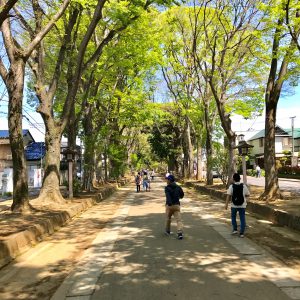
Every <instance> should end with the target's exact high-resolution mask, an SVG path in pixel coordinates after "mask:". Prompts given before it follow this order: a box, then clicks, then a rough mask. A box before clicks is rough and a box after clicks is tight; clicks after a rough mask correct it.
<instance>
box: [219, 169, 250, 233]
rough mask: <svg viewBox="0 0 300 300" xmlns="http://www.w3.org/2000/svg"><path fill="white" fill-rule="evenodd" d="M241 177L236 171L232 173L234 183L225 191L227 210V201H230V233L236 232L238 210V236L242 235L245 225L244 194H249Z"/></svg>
mask: <svg viewBox="0 0 300 300" xmlns="http://www.w3.org/2000/svg"><path fill="white" fill-rule="evenodd" d="M240 180H241V177H240V175H239V174H238V173H235V174H234V175H233V181H234V183H233V184H231V185H230V186H229V189H228V191H227V198H226V203H225V209H226V210H227V208H228V204H229V201H231V224H232V234H234V235H235V234H238V230H237V223H236V214H237V212H239V217H240V237H241V238H243V237H244V232H245V227H246V215H245V213H246V206H247V201H246V196H249V195H250V192H249V190H248V188H247V186H246V185H245V184H243V183H241V182H240Z"/></svg>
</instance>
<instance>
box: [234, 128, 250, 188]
mask: <svg viewBox="0 0 300 300" xmlns="http://www.w3.org/2000/svg"><path fill="white" fill-rule="evenodd" d="M244 137H245V135H244V134H240V135H238V141H239V144H238V145H237V146H236V147H234V148H236V149H238V151H239V155H241V156H242V168H243V182H244V184H247V173H246V159H245V156H246V155H247V154H248V153H249V149H250V148H253V147H254V146H252V145H250V144H248V143H247V142H246V141H245V139H244Z"/></svg>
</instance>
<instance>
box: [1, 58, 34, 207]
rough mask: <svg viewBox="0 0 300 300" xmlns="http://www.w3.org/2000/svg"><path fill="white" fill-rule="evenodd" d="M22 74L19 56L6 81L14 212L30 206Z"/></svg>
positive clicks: (23, 66)
mask: <svg viewBox="0 0 300 300" xmlns="http://www.w3.org/2000/svg"><path fill="white" fill-rule="evenodd" d="M24 74H25V63H24V61H23V60H22V59H20V58H19V59H18V60H16V61H15V63H14V64H12V65H11V67H10V72H9V73H8V77H7V81H6V85H7V90H8V97H9V105H8V113H9V115H8V127H9V140H10V146H11V152H12V160H13V186H14V190H13V203H12V206H11V210H12V211H14V212H28V211H30V208H31V206H30V204H29V198H28V179H27V177H28V175H27V165H26V159H25V155H24V143H23V132H22V104H23V88H24Z"/></svg>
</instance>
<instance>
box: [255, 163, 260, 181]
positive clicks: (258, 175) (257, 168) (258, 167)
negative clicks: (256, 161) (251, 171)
mask: <svg viewBox="0 0 300 300" xmlns="http://www.w3.org/2000/svg"><path fill="white" fill-rule="evenodd" d="M256 177H257V178H259V177H260V166H259V165H257V166H256Z"/></svg>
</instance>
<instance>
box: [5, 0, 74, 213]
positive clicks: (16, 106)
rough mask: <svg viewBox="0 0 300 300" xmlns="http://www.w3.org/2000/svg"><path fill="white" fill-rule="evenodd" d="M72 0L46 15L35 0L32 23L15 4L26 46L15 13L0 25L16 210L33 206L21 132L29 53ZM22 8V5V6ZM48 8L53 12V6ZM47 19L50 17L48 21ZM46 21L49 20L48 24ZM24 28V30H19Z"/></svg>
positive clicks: (13, 208) (14, 206)
mask: <svg viewBox="0 0 300 300" xmlns="http://www.w3.org/2000/svg"><path fill="white" fill-rule="evenodd" d="M69 2H70V0H65V1H64V2H63V3H62V4H61V3H57V5H58V6H57V7H56V8H55V7H53V9H54V11H55V13H54V14H52V13H51V12H50V13H49V15H45V12H44V10H43V9H42V8H41V6H40V4H39V2H38V1H32V7H31V11H32V12H33V22H32V26H31V25H29V24H28V23H27V22H26V21H25V20H26V17H25V16H24V15H23V14H22V13H24V14H28V13H29V12H28V11H27V12H25V11H20V10H19V8H18V7H17V6H15V7H14V12H15V14H16V19H17V20H18V21H19V22H20V23H21V25H22V27H23V29H24V30H25V32H26V33H27V34H28V36H27V38H26V40H24V42H23V45H22V42H21V40H20V35H21V34H23V35H24V32H22V31H21V30H20V27H18V25H16V24H15V23H14V19H15V18H13V17H12V16H9V17H8V18H6V19H5V20H3V23H2V26H1V33H2V38H3V41H4V46H5V50H6V54H7V57H8V59H7V60H5V59H4V58H3V57H1V58H0V75H1V77H2V80H3V81H4V83H5V85H6V88H7V91H8V97H9V106H8V127H9V139H10V145H11V148H12V158H13V187H14V190H13V204H12V207H11V209H12V210H13V211H19V212H23V211H28V210H29V209H30V205H29V201H28V182H27V167H26V160H25V156H24V144H23V134H22V103H23V89H24V76H25V64H26V62H27V61H28V59H29V57H30V55H31V54H32V52H33V51H34V50H36V49H37V48H38V46H39V43H40V42H41V40H42V39H43V38H44V37H45V36H46V34H47V33H48V32H49V31H50V30H51V28H52V27H53V26H54V25H55V22H56V21H57V20H58V19H59V18H60V17H61V16H62V15H63V13H64V11H65V10H66V8H67V7H68V5H69ZM0 5H1V6H3V7H5V5H6V2H5V1H4V0H1V1H0ZM20 9H22V5H20ZM48 10H49V11H52V9H50V7H49V8H48ZM46 20H49V21H48V22H47V21H46ZM45 22H47V23H46V24H45ZM20 31H21V32H20Z"/></svg>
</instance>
